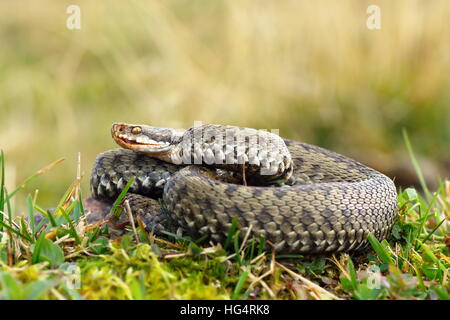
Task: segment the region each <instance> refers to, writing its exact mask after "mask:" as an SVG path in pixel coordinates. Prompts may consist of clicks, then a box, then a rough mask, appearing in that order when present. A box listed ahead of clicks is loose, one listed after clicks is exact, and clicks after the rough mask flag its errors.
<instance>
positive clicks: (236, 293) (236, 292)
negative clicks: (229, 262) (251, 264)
mask: <svg viewBox="0 0 450 320" xmlns="http://www.w3.org/2000/svg"><path fill="white" fill-rule="evenodd" d="M247 276H248V271H244V272H243V273H242V274H241V276H240V277H239V280H238V283H237V284H236V287H235V288H234V292H233V295H232V296H231V299H232V300H237V299H238V298H239V294H240V293H241V291H242V288H243V287H244V284H245V281H246V280H247Z"/></svg>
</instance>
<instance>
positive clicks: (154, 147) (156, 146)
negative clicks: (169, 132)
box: [114, 135, 172, 151]
mask: <svg viewBox="0 0 450 320" xmlns="http://www.w3.org/2000/svg"><path fill="white" fill-rule="evenodd" d="M137 139H138V138H136V139H134V138H130V137H127V136H124V135H114V140H116V142H117V143H118V144H119V145H120V146H122V147H124V148H129V149H136V148H137V147H139V149H140V150H141V151H142V150H143V148H142V147H144V148H145V149H146V151H165V150H168V149H170V148H171V147H172V146H171V145H170V143H169V142H159V141H154V140H150V139H148V138H141V139H140V141H138V140H137Z"/></svg>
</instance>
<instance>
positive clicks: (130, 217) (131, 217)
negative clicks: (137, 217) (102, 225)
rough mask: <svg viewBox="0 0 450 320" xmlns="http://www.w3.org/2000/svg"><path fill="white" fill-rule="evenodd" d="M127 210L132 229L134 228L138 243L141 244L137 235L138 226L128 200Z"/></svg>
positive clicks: (126, 203)
mask: <svg viewBox="0 0 450 320" xmlns="http://www.w3.org/2000/svg"><path fill="white" fill-rule="evenodd" d="M125 208H126V211H127V213H128V218H129V219H130V223H131V227H132V228H133V233H134V237H135V238H136V243H139V236H138V234H137V230H136V225H135V224H134V219H133V214H132V213H131V208H130V203H129V202H128V200H125Z"/></svg>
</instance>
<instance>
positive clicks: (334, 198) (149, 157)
mask: <svg viewBox="0 0 450 320" xmlns="http://www.w3.org/2000/svg"><path fill="white" fill-rule="evenodd" d="M200 129H201V130H203V131H201V132H202V135H201V140H199V139H197V138H196V137H195V133H194V132H193V131H192V129H190V130H188V131H186V132H180V131H175V130H172V129H161V128H154V127H149V126H141V125H127V124H114V125H113V128H112V134H113V138H114V139H115V140H116V141H117V142H118V143H119V144H120V145H121V146H122V147H125V148H128V149H131V150H126V149H116V150H110V151H107V152H104V153H102V154H100V155H99V156H98V157H97V160H96V162H95V164H94V168H93V172H92V175H91V189H92V194H93V196H94V197H95V198H97V199H107V200H113V199H114V198H115V197H117V195H118V194H119V193H120V191H121V190H122V189H123V188H124V186H125V185H126V182H127V181H128V180H129V179H130V178H132V177H135V178H136V180H135V182H134V183H133V185H132V186H131V188H130V190H129V192H131V193H133V194H134V193H135V194H139V195H141V196H145V197H152V198H158V197H161V196H162V198H163V202H164V204H165V206H166V207H167V211H168V213H169V216H170V218H171V220H173V221H175V222H176V224H177V225H178V226H179V227H181V228H182V230H185V231H186V232H187V233H190V234H195V235H199V236H207V237H209V238H210V239H212V240H214V241H218V242H222V241H224V239H225V238H226V237H227V234H228V230H229V228H230V226H231V225H232V221H233V218H234V217H236V218H237V221H238V226H239V230H240V235H241V237H243V236H244V235H246V234H247V233H248V232H249V233H250V237H249V238H252V237H260V236H263V237H265V239H266V240H268V241H269V242H270V243H271V244H272V246H273V248H274V249H275V251H276V252H285V253H323V252H337V251H348V250H357V249H362V248H365V247H367V245H368V241H367V236H368V235H369V234H370V233H372V234H373V235H375V236H376V237H377V238H378V239H380V240H381V239H384V238H386V236H387V235H388V233H389V231H390V229H391V227H392V225H393V223H394V220H395V218H396V215H397V193H396V189H395V185H394V183H393V182H392V180H391V179H389V178H388V177H386V176H385V175H383V174H381V173H379V172H377V171H375V170H373V169H371V168H368V167H366V166H364V165H362V164H360V163H358V162H356V161H354V160H352V159H349V158H347V157H344V156H342V155H339V154H337V153H334V152H331V151H328V150H325V149H322V148H319V147H316V146H313V145H308V144H305V143H301V142H296V141H292V140H283V139H281V138H279V137H278V136H275V135H272V134H269V133H264V132H261V131H257V130H254V129H247V128H237V127H231V126H219V125H204V126H202V127H201V128H200ZM205 132H206V133H209V136H208V137H207V138H205V135H204V134H205ZM225 132H227V133H230V132H231V133H232V135H231V138H230V139H224V140H223V141H222V140H221V141H219V140H220V139H217V137H219V136H221V135H224V134H225ZM211 136H212V138H211ZM240 136H246V137H247V138H245V139H243V140H241V141H240V140H239V139H237V138H236V137H240ZM255 136H257V137H258V141H259V142H261V141H262V142H264V143H262V144H261V143H260V144H255V143H254V141H252V139H253V138H255ZM248 137H250V138H248ZM228 138H229V137H228ZM267 142H270V143H267ZM261 145H262V146H261ZM230 155H234V158H233V157H231V156H230ZM180 159H181V160H183V161H184V162H183V161H181V163H180ZM199 159H200V160H202V159H203V160H202V161H200V163H201V165H186V160H189V161H191V162H189V161H188V163H194V164H195V163H198V162H199ZM196 160H197V162H196ZM213 160H214V161H213ZM169 162H175V163H179V164H178V165H176V164H172V163H169ZM213 168H219V169H228V170H231V171H233V172H234V173H233V174H222V173H220V170H215V169H213ZM242 170H244V171H242ZM264 170H265V171H264ZM224 180H226V181H227V182H225V181H224ZM235 180H239V181H242V180H244V181H245V180H246V182H248V183H249V184H251V185H241V184H237V183H234V182H235ZM280 181H282V182H283V183H280ZM138 199H139V201H138V202H135V204H134V208H132V210H136V211H139V210H140V211H142V210H146V209H142V208H145V206H143V205H142V204H143V203H145V199H147V198H143V197H138ZM149 201H150V200H149ZM160 220H161V219H160V218H155V219H153V222H154V223H155V225H156V224H158V225H159V222H160Z"/></svg>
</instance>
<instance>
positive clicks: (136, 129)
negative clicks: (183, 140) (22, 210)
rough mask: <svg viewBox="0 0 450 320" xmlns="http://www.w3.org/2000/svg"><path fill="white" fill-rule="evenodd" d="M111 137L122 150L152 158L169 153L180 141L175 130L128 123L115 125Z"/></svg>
mask: <svg viewBox="0 0 450 320" xmlns="http://www.w3.org/2000/svg"><path fill="white" fill-rule="evenodd" d="M111 135H112V137H113V139H114V141H116V143H117V144H118V145H119V146H121V147H122V148H125V149H131V150H134V151H138V152H142V153H146V154H149V155H152V156H155V155H156V156H157V155H158V154H164V153H167V152H169V151H170V150H171V149H173V148H174V146H175V143H176V142H177V139H179V134H177V131H176V130H174V129H168V128H158V127H151V126H147V125H139V124H128V123H113V125H112V127H111Z"/></svg>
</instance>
